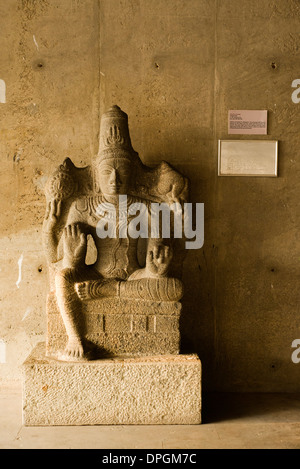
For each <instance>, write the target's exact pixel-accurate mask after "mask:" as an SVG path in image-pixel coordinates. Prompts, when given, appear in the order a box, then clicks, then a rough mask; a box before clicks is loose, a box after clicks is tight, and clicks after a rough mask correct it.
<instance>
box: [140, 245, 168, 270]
mask: <svg viewBox="0 0 300 469" xmlns="http://www.w3.org/2000/svg"><path fill="white" fill-rule="evenodd" d="M171 260H172V249H171V247H170V246H165V245H164V244H161V243H158V244H154V245H153V246H152V247H150V246H149V248H148V252H147V258H146V270H147V273H148V275H149V277H156V278H157V277H164V276H166V275H167V272H168V270H169V266H170V263H171Z"/></svg>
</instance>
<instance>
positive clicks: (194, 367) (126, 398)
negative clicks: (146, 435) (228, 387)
mask: <svg viewBox="0 0 300 469" xmlns="http://www.w3.org/2000/svg"><path fill="white" fill-rule="evenodd" d="M23 372H24V379H23V423H24V425H28V426H29V425H131V424H132V425H158V424H166V425H176V424H180V425H193V424H200V423H201V362H200V360H199V358H198V356H197V355H174V356H172V355H164V356H149V357H137V358H109V359H102V360H94V361H90V362H81V363H78V362H77V363H66V362H58V361H56V360H53V359H48V358H47V357H46V356H45V344H38V345H37V346H36V347H35V349H34V350H33V352H32V353H31V355H30V356H29V357H28V358H27V360H26V361H25V362H24V364H23Z"/></svg>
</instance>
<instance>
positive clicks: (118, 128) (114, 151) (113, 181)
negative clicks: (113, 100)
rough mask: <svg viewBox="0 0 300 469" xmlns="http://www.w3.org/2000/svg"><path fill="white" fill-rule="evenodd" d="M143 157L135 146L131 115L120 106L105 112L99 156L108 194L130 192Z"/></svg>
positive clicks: (103, 187)
mask: <svg viewBox="0 0 300 469" xmlns="http://www.w3.org/2000/svg"><path fill="white" fill-rule="evenodd" d="M138 159H139V156H138V154H137V153H136V152H135V151H134V149H133V148H132V145H131V140H130V136H129V128H128V116H127V114H126V113H125V112H123V111H122V110H121V109H120V108H119V106H112V107H111V108H110V109H109V110H108V111H107V112H106V113H104V114H103V115H102V118H101V126H100V145H99V153H98V158H97V173H98V182H99V185H100V189H101V192H102V193H103V194H104V195H106V196H116V195H118V194H128V192H129V191H130V187H131V185H132V183H133V181H134V177H135V173H136V165H137V163H138Z"/></svg>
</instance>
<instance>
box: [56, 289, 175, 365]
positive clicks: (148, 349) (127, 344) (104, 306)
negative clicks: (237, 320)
mask: <svg viewBox="0 0 300 469" xmlns="http://www.w3.org/2000/svg"><path fill="white" fill-rule="evenodd" d="M181 309H182V305H181V303H179V302H174V301H161V302H157V301H144V300H134V299H132V300H129V299H120V298H102V299H101V300H94V301H89V302H86V303H82V323H83V324H82V326H83V335H84V337H85V338H86V339H87V340H88V341H90V342H92V343H93V344H94V345H95V346H96V347H97V349H98V357H101V356H119V355H127V356H137V355H164V354H178V353H179V348H180V333H179V320H180V314H181ZM47 323H48V325H47V355H48V356H53V357H56V356H57V354H58V353H59V352H60V351H62V350H64V348H65V345H66V342H67V335H66V330H65V327H64V324H63V320H62V317H61V314H60V312H59V309H58V306H57V302H56V297H55V295H54V294H53V293H50V294H49V295H48V300H47ZM98 357H97V358H98Z"/></svg>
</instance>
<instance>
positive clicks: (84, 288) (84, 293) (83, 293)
mask: <svg viewBox="0 0 300 469" xmlns="http://www.w3.org/2000/svg"><path fill="white" fill-rule="evenodd" d="M75 290H76V292H77V295H78V296H79V298H80V299H81V300H82V301H87V300H92V299H93V298H94V296H93V294H92V291H93V288H92V285H91V282H90V281H87V282H80V283H76V284H75Z"/></svg>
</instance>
